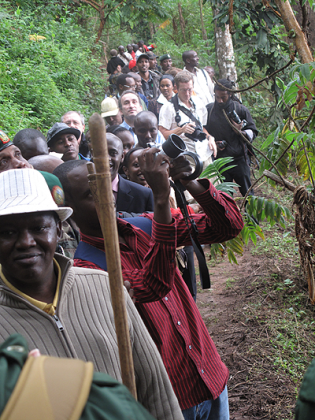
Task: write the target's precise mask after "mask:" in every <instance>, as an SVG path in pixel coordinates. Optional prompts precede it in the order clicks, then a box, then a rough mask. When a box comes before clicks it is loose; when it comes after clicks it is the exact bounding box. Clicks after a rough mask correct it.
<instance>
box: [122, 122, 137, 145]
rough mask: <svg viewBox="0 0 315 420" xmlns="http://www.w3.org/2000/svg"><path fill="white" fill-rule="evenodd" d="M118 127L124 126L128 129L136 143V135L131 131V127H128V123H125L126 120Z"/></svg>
mask: <svg viewBox="0 0 315 420" xmlns="http://www.w3.org/2000/svg"><path fill="white" fill-rule="evenodd" d="M120 127H125V128H127V130H128V131H130V133H131V134H132V136H133V138H134V141H135V144H136V143H138V137H137V136H136V134H135V132H134V131H133V127H130V125H128V124H127V123H126V121H123V122H122V123H121V124H120Z"/></svg>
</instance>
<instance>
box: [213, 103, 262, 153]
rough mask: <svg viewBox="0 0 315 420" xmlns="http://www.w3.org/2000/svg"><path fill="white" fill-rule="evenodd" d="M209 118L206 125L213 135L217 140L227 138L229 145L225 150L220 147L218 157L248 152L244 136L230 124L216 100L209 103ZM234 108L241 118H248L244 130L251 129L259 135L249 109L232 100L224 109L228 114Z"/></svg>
mask: <svg viewBox="0 0 315 420" xmlns="http://www.w3.org/2000/svg"><path fill="white" fill-rule="evenodd" d="M207 109H208V119H207V125H206V126H205V128H206V130H207V131H208V133H209V134H211V136H213V137H214V139H215V141H222V140H225V141H226V142H227V146H226V147H225V149H224V150H222V151H221V150H219V149H218V154H217V158H222V157H228V156H231V157H234V158H238V157H242V156H246V154H247V146H246V144H245V143H244V141H243V140H242V137H241V136H240V135H238V134H237V133H236V132H235V131H234V130H233V129H232V127H230V125H229V124H228V122H227V121H226V119H225V116H224V114H223V111H222V109H221V108H219V106H218V104H217V103H216V102H214V103H211V104H208V105H207ZM233 109H234V110H235V111H236V112H237V114H238V115H239V117H240V119H241V120H246V121H247V125H246V127H244V130H246V129H250V130H252V131H253V132H254V138H255V137H256V136H257V134H258V131H257V128H256V125H255V123H254V120H253V118H252V116H251V115H250V112H249V110H248V109H247V108H246V107H245V106H244V105H241V104H240V103H239V102H236V101H232V100H230V101H229V103H228V106H227V108H225V109H224V111H225V112H226V113H227V114H228V113H229V112H230V111H233Z"/></svg>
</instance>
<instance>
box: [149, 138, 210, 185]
mask: <svg viewBox="0 0 315 420" xmlns="http://www.w3.org/2000/svg"><path fill="white" fill-rule="evenodd" d="M147 146H148V147H157V145H156V144H155V143H147ZM159 153H162V154H164V155H166V156H168V157H169V158H171V159H176V158H177V157H178V156H185V158H186V159H187V160H188V161H189V163H190V166H191V167H192V168H193V169H194V171H193V173H192V174H191V175H189V176H187V177H185V179H187V180H192V179H196V178H198V177H199V176H200V175H201V173H202V169H203V163H202V161H201V159H200V157H199V156H198V155H197V154H196V153H193V152H189V151H188V150H187V149H186V144H185V143H184V141H183V140H182V139H181V138H180V137H179V136H177V135H176V134H171V135H170V136H169V138H168V139H167V140H166V141H165V142H164V143H163V144H162V150H161V151H160V152H159Z"/></svg>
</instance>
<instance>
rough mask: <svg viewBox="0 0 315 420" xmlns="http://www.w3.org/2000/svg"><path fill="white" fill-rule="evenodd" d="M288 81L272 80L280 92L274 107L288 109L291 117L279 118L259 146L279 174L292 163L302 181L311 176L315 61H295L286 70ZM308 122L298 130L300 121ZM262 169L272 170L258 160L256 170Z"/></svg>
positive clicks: (313, 165)
mask: <svg viewBox="0 0 315 420" xmlns="http://www.w3.org/2000/svg"><path fill="white" fill-rule="evenodd" d="M288 77H289V81H288V82H287V83H285V81H284V80H283V79H282V78H280V77H277V79H276V83H277V86H278V88H279V90H280V91H281V99H280V100H279V102H278V107H279V108H282V109H284V110H286V112H287V113H288V112H290V115H291V117H290V118H288V119H286V120H284V121H281V123H280V124H279V125H278V127H277V128H276V129H275V130H274V131H273V132H271V133H270V135H269V136H268V138H267V139H266V140H265V142H264V143H263V144H262V146H261V149H262V151H264V152H265V153H266V155H267V157H268V158H269V159H270V160H271V161H273V162H275V161H276V160H278V158H280V156H282V154H283V152H285V151H286V152H285V154H284V156H283V157H282V158H281V160H280V162H279V163H278V164H277V165H276V166H277V169H278V171H279V172H280V174H281V175H283V176H285V175H286V174H287V172H288V170H289V169H290V166H291V165H292V164H294V165H295V168H296V170H297V172H298V173H299V174H300V175H301V176H303V177H304V180H309V179H311V174H312V175H313V177H314V176H315V148H314V126H315V117H314V115H313V114H312V110H313V108H314V106H315V100H314V94H315V86H314V81H315V63H306V64H300V63H298V62H297V63H296V64H295V65H294V66H292V67H291V69H290V72H288ZM306 122H308V124H307V125H306V127H305V128H304V129H303V131H301V128H302V127H303V124H304V123H306ZM265 169H269V170H272V171H273V172H275V171H274V169H272V168H271V165H270V163H269V162H268V161H267V160H265V159H262V160H261V165H260V173H262V172H263V171H264V170H265Z"/></svg>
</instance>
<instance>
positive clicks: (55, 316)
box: [53, 315, 64, 331]
mask: <svg viewBox="0 0 315 420" xmlns="http://www.w3.org/2000/svg"><path fill="white" fill-rule="evenodd" d="M53 318H54V320H55V322H56V325H57V327H58V329H59V331H63V330H64V328H63V325H62V323H61V322H60V319H59V318H58V317H57V315H53Z"/></svg>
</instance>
